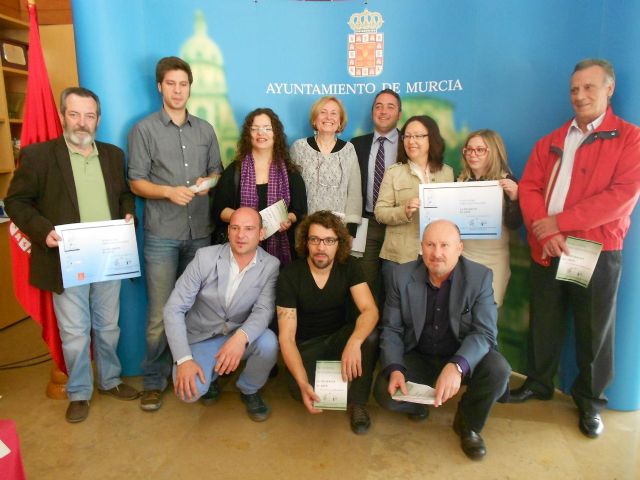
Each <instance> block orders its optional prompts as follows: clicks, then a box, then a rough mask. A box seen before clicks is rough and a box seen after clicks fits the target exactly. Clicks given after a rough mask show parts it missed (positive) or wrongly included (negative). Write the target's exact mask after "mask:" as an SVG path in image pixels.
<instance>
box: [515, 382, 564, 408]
mask: <svg viewBox="0 0 640 480" xmlns="http://www.w3.org/2000/svg"><path fill="white" fill-rule="evenodd" d="M552 397H553V393H552V394H551V395H542V394H540V393H538V392H535V391H533V390H531V389H530V388H529V387H528V386H527V384H526V383H524V384H523V385H522V386H520V387H519V388H516V389H514V390H511V391H509V398H508V400H507V403H523V402H526V401H527V400H531V399H535V400H551V398H552Z"/></svg>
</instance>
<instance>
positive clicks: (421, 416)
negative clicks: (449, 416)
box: [407, 405, 429, 422]
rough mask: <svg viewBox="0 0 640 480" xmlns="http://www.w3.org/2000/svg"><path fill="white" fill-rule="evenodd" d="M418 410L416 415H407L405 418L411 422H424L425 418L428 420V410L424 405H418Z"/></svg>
mask: <svg viewBox="0 0 640 480" xmlns="http://www.w3.org/2000/svg"><path fill="white" fill-rule="evenodd" d="M419 407H420V410H419V411H417V412H416V413H409V414H407V417H409V420H411V421H412V422H424V421H425V420H426V419H427V418H429V409H428V408H427V407H425V406H424V405H419Z"/></svg>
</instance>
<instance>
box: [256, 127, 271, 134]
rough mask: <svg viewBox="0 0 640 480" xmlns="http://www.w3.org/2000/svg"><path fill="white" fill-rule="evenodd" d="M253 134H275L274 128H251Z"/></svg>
mask: <svg viewBox="0 0 640 480" xmlns="http://www.w3.org/2000/svg"><path fill="white" fill-rule="evenodd" d="M250 130H251V133H273V128H272V127H251V128H250Z"/></svg>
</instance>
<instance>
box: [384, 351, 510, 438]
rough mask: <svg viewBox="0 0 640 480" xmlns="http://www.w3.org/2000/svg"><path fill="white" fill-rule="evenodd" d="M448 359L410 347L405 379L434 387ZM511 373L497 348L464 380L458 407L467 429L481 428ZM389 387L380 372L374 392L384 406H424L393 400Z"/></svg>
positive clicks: (403, 410)
mask: <svg viewBox="0 0 640 480" xmlns="http://www.w3.org/2000/svg"><path fill="white" fill-rule="evenodd" d="M448 361H449V357H438V356H435V355H424V354H422V353H420V352H418V351H417V350H412V351H411V352H409V353H407V354H406V355H405V356H404V365H405V367H406V368H407V373H406V374H405V380H406V381H409V382H413V383H421V384H425V385H430V386H432V387H434V388H435V385H436V380H437V379H438V376H439V375H440V372H441V371H442V369H443V368H444V366H445V365H446V364H447V362H448ZM510 375H511V367H510V366H509V363H508V362H507V361H506V360H505V358H504V357H503V356H502V355H501V354H500V353H499V352H498V351H496V350H489V352H488V353H487V354H486V355H485V356H484V357H483V358H482V360H481V361H480V363H478V365H476V368H475V370H474V371H473V375H471V377H467V378H466V379H465V380H464V384H465V385H466V386H467V390H466V391H465V393H464V394H463V395H462V398H461V399H460V403H459V405H458V409H459V410H460V414H461V415H462V417H463V419H464V420H465V422H466V424H467V425H468V426H469V428H471V429H472V430H474V431H476V432H480V431H482V428H483V427H484V424H485V422H486V421H487V418H488V417H489V413H490V412H491V408H492V407H493V405H495V403H496V401H497V400H498V398H500V397H501V396H502V395H503V394H504V392H505V390H506V388H507V383H508V382H509V376H510ZM388 387H389V378H388V377H387V376H386V375H383V373H382V372H380V374H379V375H378V378H377V379H376V384H375V387H374V390H373V393H374V396H375V398H376V401H377V402H378V403H379V404H380V406H382V407H383V408H386V409H387V410H391V411H393V412H401V413H418V412H419V411H420V409H422V408H424V406H423V405H420V404H417V403H410V402H399V401H396V400H393V399H392V398H391V395H389V392H388V390H387V389H388Z"/></svg>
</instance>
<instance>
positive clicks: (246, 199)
mask: <svg viewBox="0 0 640 480" xmlns="http://www.w3.org/2000/svg"><path fill="white" fill-rule="evenodd" d="M253 162H254V160H253V155H251V154H250V153H249V154H248V155H247V156H246V157H245V158H244V160H243V161H242V165H241V167H240V206H241V207H252V208H255V209H256V210H257V209H258V189H257V187H256V169H255V165H254V163H253ZM280 199H284V203H285V205H286V206H287V209H288V208H289V204H290V203H291V193H290V192H289V176H288V175H287V169H286V167H285V165H284V162H283V161H277V160H274V161H272V162H271V165H270V166H269V183H268V184H267V206H270V205H273V204H274V203H276V202H277V201H278V200H280ZM263 246H264V249H265V250H266V251H267V252H268V253H270V254H271V255H273V256H274V257H276V258H277V259H278V260H280V264H281V267H284V266H286V265H288V264H289V263H291V246H290V245H289V238H288V237H287V232H276V233H274V234H273V235H271V236H270V237H269V238H267V239H266V240H265V241H264V242H263Z"/></svg>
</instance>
